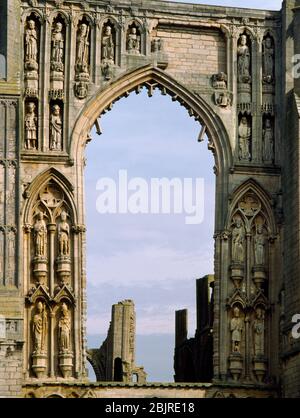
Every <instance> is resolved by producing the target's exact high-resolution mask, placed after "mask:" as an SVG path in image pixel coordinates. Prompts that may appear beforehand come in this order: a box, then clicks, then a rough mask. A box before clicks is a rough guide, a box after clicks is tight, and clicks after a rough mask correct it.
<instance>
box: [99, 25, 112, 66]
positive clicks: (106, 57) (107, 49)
mask: <svg viewBox="0 0 300 418" xmlns="http://www.w3.org/2000/svg"><path fill="white" fill-rule="evenodd" d="M102 61H106V62H110V63H111V64H113V63H114V61H115V44H114V40H113V35H112V31H111V27H110V26H106V28H105V31H104V34H103V37H102Z"/></svg>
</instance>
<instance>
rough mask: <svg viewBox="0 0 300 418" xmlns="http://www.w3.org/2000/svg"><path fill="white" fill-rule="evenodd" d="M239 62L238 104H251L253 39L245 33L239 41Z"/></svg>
mask: <svg viewBox="0 0 300 418" xmlns="http://www.w3.org/2000/svg"><path fill="white" fill-rule="evenodd" d="M237 62H238V68H237V76H238V102H239V103H251V100H252V95H251V91H252V88H251V82H252V77H251V39H250V37H249V35H248V34H247V33H245V32H244V33H242V34H241V35H240V37H239V39H238V45H237Z"/></svg>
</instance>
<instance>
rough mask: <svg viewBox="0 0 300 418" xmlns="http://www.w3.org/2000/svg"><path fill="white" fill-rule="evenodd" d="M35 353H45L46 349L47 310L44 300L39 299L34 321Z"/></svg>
mask: <svg viewBox="0 0 300 418" xmlns="http://www.w3.org/2000/svg"><path fill="white" fill-rule="evenodd" d="M32 325H33V326H32V335H33V353H34V354H43V353H45V351H46V346H45V341H46V335H47V329H48V324H47V312H46V309H45V306H44V304H43V302H42V301H40V300H39V301H38V303H37V306H36V314H35V315H34V317H33V321H32Z"/></svg>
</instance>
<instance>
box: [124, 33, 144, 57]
mask: <svg viewBox="0 0 300 418" xmlns="http://www.w3.org/2000/svg"><path fill="white" fill-rule="evenodd" d="M140 45H141V37H140V36H139V35H138V33H137V29H136V27H132V28H131V29H130V31H129V34H128V39H127V49H128V52H130V53H134V54H139V53H140Z"/></svg>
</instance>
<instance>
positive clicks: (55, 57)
mask: <svg viewBox="0 0 300 418" xmlns="http://www.w3.org/2000/svg"><path fill="white" fill-rule="evenodd" d="M65 45H66V25H65V21H64V19H63V18H62V17H61V16H60V15H58V16H57V17H56V18H55V19H54V21H53V25H52V30H51V66H50V69H51V73H50V81H51V92H52V94H53V95H54V96H55V95H56V96H62V95H63V90H64V72H65Z"/></svg>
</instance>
